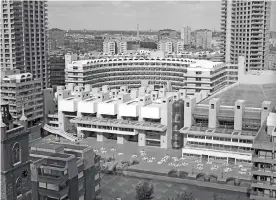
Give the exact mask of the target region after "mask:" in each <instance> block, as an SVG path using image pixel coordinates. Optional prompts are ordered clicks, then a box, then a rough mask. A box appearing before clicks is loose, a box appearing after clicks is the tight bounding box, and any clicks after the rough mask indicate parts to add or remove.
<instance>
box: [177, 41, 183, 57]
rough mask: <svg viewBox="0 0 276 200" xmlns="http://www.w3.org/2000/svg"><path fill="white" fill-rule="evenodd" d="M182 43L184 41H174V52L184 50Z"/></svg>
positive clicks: (178, 52)
mask: <svg viewBox="0 0 276 200" xmlns="http://www.w3.org/2000/svg"><path fill="white" fill-rule="evenodd" d="M184 44H185V43H184V42H183V41H177V43H176V53H177V54H180V53H182V52H184V51H185V47H184Z"/></svg>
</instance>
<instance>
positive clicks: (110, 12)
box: [48, 0, 276, 31]
mask: <svg viewBox="0 0 276 200" xmlns="http://www.w3.org/2000/svg"><path fill="white" fill-rule="evenodd" d="M48 5H49V8H48V10H49V11H48V12H49V15H48V20H49V28H60V29H64V30H69V29H73V30H83V29H87V30H136V28H137V24H139V29H140V30H150V29H151V30H154V31H156V30H160V29H165V28H170V29H175V30H178V31H179V30H180V29H181V27H182V26H190V27H191V28H192V30H196V29H210V30H214V29H215V30H217V31H220V23H221V1H174V0H171V1H49V2H48ZM271 30H272V31H276V1H272V8H271Z"/></svg>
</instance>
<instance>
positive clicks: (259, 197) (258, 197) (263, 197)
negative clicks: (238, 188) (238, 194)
mask: <svg viewBox="0 0 276 200" xmlns="http://www.w3.org/2000/svg"><path fill="white" fill-rule="evenodd" d="M275 198H276V196H273V195H270V194H269V195H268V194H264V193H263V192H258V191H252V192H251V195H250V199H255V200H268V199H275Z"/></svg>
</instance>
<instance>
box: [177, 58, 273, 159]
mask: <svg viewBox="0 0 276 200" xmlns="http://www.w3.org/2000/svg"><path fill="white" fill-rule="evenodd" d="M239 63H240V65H239V69H238V70H239V75H238V79H239V81H238V82H237V83H234V84H232V85H230V86H228V87H227V88H224V89H223V90H221V91H219V92H217V93H216V94H214V95H213V96H210V97H208V98H207V99H205V100H203V101H202V102H199V103H198V104H197V103H196V100H195V98H187V99H185V100H184V101H185V104H184V115H185V118H184V127H183V128H182V129H181V130H180V132H181V133H183V134H184V147H183V149H182V153H183V155H186V156H198V157H201V158H203V159H206V160H210V161H212V160H223V161H225V162H227V163H243V162H247V163H251V162H252V152H253V150H254V146H253V144H255V141H256V138H258V135H259V134H260V132H261V131H263V125H264V123H265V121H266V119H267V117H268V115H269V112H271V110H273V108H274V106H275V105H276V90H275V88H276V82H275V80H276V73H275V72H271V71H263V72H254V71H253V72H245V62H244V58H243V57H240V62H239Z"/></svg>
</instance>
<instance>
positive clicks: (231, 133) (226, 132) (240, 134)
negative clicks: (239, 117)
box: [180, 126, 257, 139]
mask: <svg viewBox="0 0 276 200" xmlns="http://www.w3.org/2000/svg"><path fill="white" fill-rule="evenodd" d="M180 133H184V134H193V135H206V136H222V135H223V137H229V138H239V139H254V138H255V136H256V135H257V131H251V130H242V131H236V130H234V129H232V128H227V126H225V127H223V126H221V127H218V128H214V129H211V128H208V127H206V126H191V127H183V128H182V129H180Z"/></svg>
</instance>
